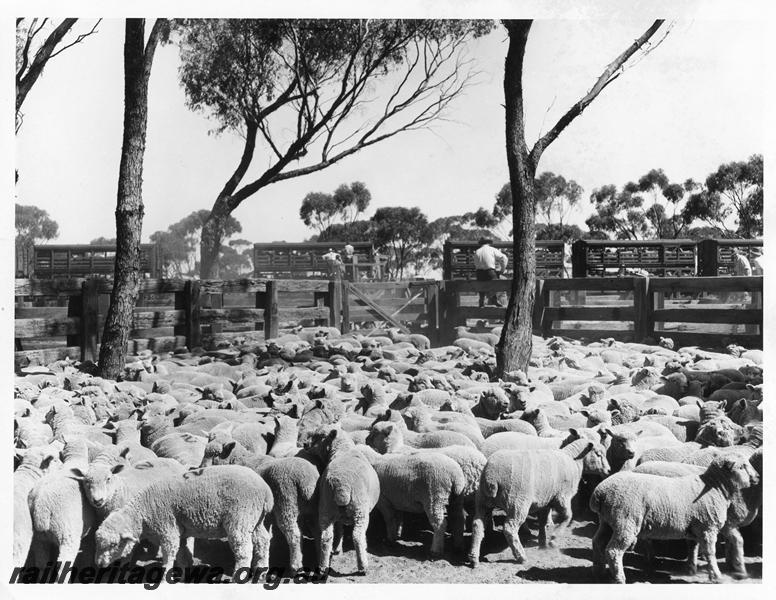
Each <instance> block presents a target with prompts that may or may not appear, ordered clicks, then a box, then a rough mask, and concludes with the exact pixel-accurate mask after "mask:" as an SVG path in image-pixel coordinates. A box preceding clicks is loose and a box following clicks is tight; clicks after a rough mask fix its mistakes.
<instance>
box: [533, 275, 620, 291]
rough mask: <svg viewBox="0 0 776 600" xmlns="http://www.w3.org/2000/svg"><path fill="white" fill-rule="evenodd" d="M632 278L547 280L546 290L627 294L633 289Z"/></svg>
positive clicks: (545, 283)
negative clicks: (601, 291) (619, 292)
mask: <svg viewBox="0 0 776 600" xmlns="http://www.w3.org/2000/svg"><path fill="white" fill-rule="evenodd" d="M633 280H634V278H633V277H572V278H567V279H547V280H545V282H544V288H545V289H546V290H571V291H575V290H588V291H596V290H609V291H623V292H627V291H630V290H632V289H633Z"/></svg>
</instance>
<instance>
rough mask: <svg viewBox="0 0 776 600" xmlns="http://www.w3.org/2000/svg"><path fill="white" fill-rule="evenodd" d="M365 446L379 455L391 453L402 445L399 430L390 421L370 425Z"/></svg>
mask: <svg viewBox="0 0 776 600" xmlns="http://www.w3.org/2000/svg"><path fill="white" fill-rule="evenodd" d="M366 443H367V446H370V447H372V448H374V449H375V450H376V451H377V452H379V453H380V454H387V453H391V452H393V451H394V450H396V449H397V448H398V447H399V446H401V445H402V444H403V443H404V436H403V435H402V432H401V429H400V428H399V427H398V426H397V425H396V423H393V422H391V421H379V422H375V423H373V424H372V427H371V428H370V429H369V434H368V435H367V436H366Z"/></svg>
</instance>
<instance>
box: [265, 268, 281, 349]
mask: <svg viewBox="0 0 776 600" xmlns="http://www.w3.org/2000/svg"><path fill="white" fill-rule="evenodd" d="M277 336H278V287H277V282H276V281H274V280H272V279H269V280H267V291H266V292H265V293H264V339H265V340H268V339H271V338H276V337H277Z"/></svg>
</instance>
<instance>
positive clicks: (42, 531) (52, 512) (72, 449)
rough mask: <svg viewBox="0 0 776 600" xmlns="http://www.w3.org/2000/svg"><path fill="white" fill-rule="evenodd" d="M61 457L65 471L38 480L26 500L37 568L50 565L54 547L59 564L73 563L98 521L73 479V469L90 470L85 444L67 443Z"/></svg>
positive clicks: (78, 441) (81, 441)
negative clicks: (83, 541)
mask: <svg viewBox="0 0 776 600" xmlns="http://www.w3.org/2000/svg"><path fill="white" fill-rule="evenodd" d="M62 453H63V456H64V466H63V468H62V469H60V470H57V471H54V472H51V473H47V474H46V475H45V476H44V477H42V478H41V479H40V480H38V482H37V483H36V484H35V485H34V486H33V488H32V490H30V493H29V496H28V497H27V499H28V503H29V507H30V514H31V517H32V525H33V530H34V534H33V540H32V544H31V552H32V554H33V556H34V558H35V564H36V566H42V565H43V564H45V563H46V562H47V558H48V556H47V555H48V547H49V546H50V545H51V544H53V545H54V546H56V547H57V548H58V553H57V557H56V560H59V561H61V562H62V563H63V564H64V563H65V562H67V561H69V562H70V563H71V564H72V563H74V562H75V559H76V556H77V555H78V551H79V548H80V546H81V540H82V539H83V538H85V537H86V536H87V535H88V534H89V533H90V532H91V531H92V529H93V526H94V523H95V521H96V517H95V514H94V509H92V507H91V505H90V504H89V503H88V502H87V501H86V500H85V499H84V497H83V494H82V493H81V486H80V485H79V483H78V481H76V480H75V479H74V478H72V477H71V475H70V469H71V468H73V467H80V468H82V469H85V468H86V467H87V464H88V454H87V453H88V451H87V449H86V442H85V440H82V439H71V440H68V441H67V442H66V443H65V447H64V450H63V451H62Z"/></svg>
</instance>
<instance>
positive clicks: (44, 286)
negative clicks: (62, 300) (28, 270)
mask: <svg viewBox="0 0 776 600" xmlns="http://www.w3.org/2000/svg"><path fill="white" fill-rule="evenodd" d="M83 282H84V279H83V278H77V279H17V280H16V281H15V282H14V295H16V296H59V295H63V296H72V295H79V294H80V293H81V285H82V284H83Z"/></svg>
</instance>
